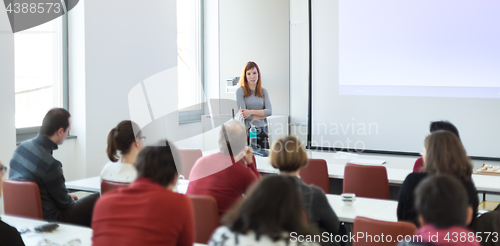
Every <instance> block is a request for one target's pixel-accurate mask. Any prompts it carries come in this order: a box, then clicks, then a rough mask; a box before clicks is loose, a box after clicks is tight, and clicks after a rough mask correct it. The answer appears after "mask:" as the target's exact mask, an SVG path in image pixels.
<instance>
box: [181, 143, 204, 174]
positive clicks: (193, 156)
mask: <svg viewBox="0 0 500 246" xmlns="http://www.w3.org/2000/svg"><path fill="white" fill-rule="evenodd" d="M179 153H180V156H181V160H182V171H181V174H182V175H183V176H184V177H185V178H186V179H189V173H190V172H191V169H193V166H194V164H195V163H196V161H197V160H198V159H200V158H201V157H202V156H203V153H202V152H201V150H199V149H179Z"/></svg>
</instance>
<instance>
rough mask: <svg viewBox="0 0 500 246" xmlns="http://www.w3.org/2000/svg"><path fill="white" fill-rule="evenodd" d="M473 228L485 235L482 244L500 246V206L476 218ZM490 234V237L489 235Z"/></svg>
mask: <svg viewBox="0 0 500 246" xmlns="http://www.w3.org/2000/svg"><path fill="white" fill-rule="evenodd" d="M472 230H473V231H475V232H477V233H478V234H479V235H482V236H484V237H483V238H482V240H481V246H498V244H499V243H500V242H499V241H498V240H499V238H498V237H500V235H498V234H499V233H500V206H498V207H497V208H496V209H495V210H494V211H491V212H487V213H484V214H482V215H481V216H479V217H478V218H477V219H475V220H474V223H473V224H472ZM495 233H496V234H495ZM488 234H489V236H490V237H487V236H488Z"/></svg>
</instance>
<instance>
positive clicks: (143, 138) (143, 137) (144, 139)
mask: <svg viewBox="0 0 500 246" xmlns="http://www.w3.org/2000/svg"><path fill="white" fill-rule="evenodd" d="M137 139H139V140H142V141H146V137H145V136H142V137H138V138H137Z"/></svg>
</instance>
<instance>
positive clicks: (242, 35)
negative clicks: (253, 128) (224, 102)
mask: <svg viewBox="0 0 500 246" xmlns="http://www.w3.org/2000/svg"><path fill="white" fill-rule="evenodd" d="M289 16H290V9H289V0H272V1H269V0H238V1H235V0H220V1H219V28H220V29H219V31H220V36H219V42H220V97H221V98H228V99H235V95H234V94H227V93H225V90H226V88H225V83H226V79H228V78H232V77H236V76H241V72H242V69H243V67H244V65H245V63H246V62H248V61H254V62H256V63H257V64H258V65H259V67H260V71H261V76H262V86H263V87H264V88H266V89H267V90H268V92H269V96H270V98H271V104H272V107H273V114H275V115H278V114H281V115H289V74H290V73H289V38H290V35H289V34H290V32H289V21H290V17H289Z"/></svg>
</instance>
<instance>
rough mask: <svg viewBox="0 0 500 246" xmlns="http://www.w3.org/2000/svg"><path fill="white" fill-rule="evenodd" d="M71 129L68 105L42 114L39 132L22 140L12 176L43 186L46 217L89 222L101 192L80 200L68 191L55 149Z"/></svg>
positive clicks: (16, 154)
mask: <svg viewBox="0 0 500 246" xmlns="http://www.w3.org/2000/svg"><path fill="white" fill-rule="evenodd" d="M70 129H71V115H70V114H69V112H68V111H67V110H66V109H63V108H53V109H51V110H49V112H47V114H46V115H45V117H44V118H43V122H42V126H41V127H40V132H39V134H38V135H37V136H36V137H35V138H33V139H31V140H28V141H25V142H23V143H21V144H20V145H19V146H18V147H17V149H16V151H14V156H13V157H12V159H11V161H10V168H11V170H10V173H9V178H10V179H14V180H26V181H32V182H35V183H36V184H37V185H38V188H39V189H40V197H41V199H42V211H43V219H44V220H47V221H60V222H65V223H70V224H77V225H83V226H89V227H90V222H91V218H92V210H93V208H94V204H95V201H96V200H97V199H98V198H99V194H92V195H89V196H86V197H85V198H83V199H80V200H78V198H77V197H76V196H75V195H71V194H69V193H68V189H66V185H65V179H64V175H63V170H62V164H61V162H59V161H58V160H56V159H55V158H54V157H53V156H52V151H54V150H56V149H57V148H58V147H57V146H58V145H61V144H63V142H64V140H66V138H67V137H68V133H69V130H70Z"/></svg>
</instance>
